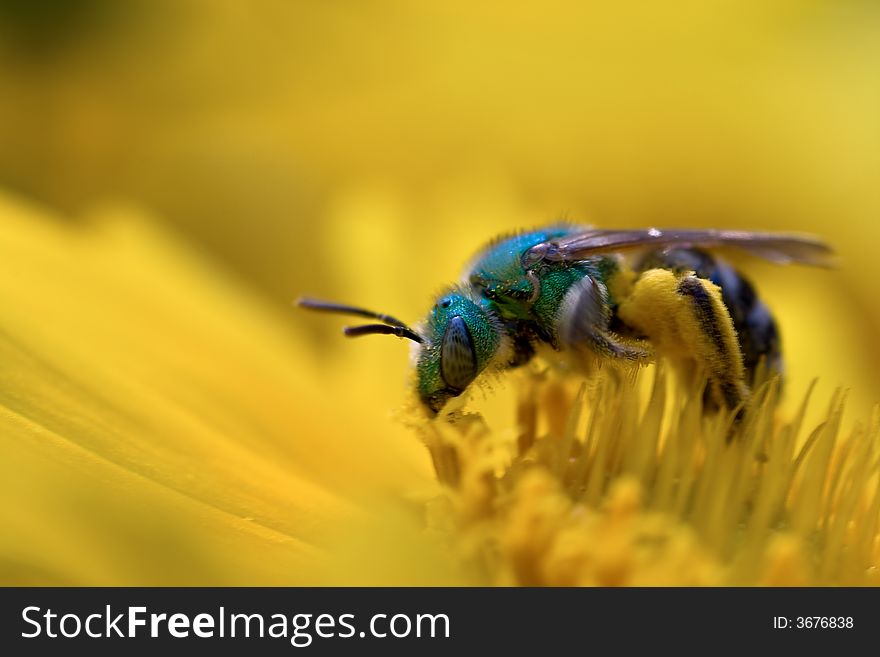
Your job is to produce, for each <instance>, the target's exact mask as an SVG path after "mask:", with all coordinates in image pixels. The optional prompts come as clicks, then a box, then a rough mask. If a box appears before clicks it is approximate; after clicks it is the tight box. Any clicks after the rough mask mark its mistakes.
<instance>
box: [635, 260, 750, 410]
mask: <svg viewBox="0 0 880 657" xmlns="http://www.w3.org/2000/svg"><path fill="white" fill-rule="evenodd" d="M618 316H619V317H620V319H621V320H622V321H623V322H624V323H625V324H627V325H629V326H631V327H633V328H634V329H636V330H638V331H639V332H641V333H642V334H644V335H646V336H647V337H648V339H649V340H650V341H651V343H652V344H653V345H654V346H655V347H656V349H657V351H658V353H661V354H665V355H667V356H671V357H674V358H686V359H691V360H694V361H696V362H697V363H698V364H699V365H701V366H703V367H704V368H705V370H706V371H707V372H708V373H709V376H710V379H711V383H712V387H713V391H714V395H715V397H716V398H717V401H719V402H723V403H724V404H725V405H726V406H727V407H728V408H731V409H732V408H736V407H737V406H739V405H740V404H742V403H743V402H745V401H746V400H747V399H748V396H749V389H748V386H747V385H746V383H745V369H744V367H743V358H742V352H741V350H740V346H739V340H738V338H737V335H736V330H735V329H734V326H733V320H732V319H731V317H730V313H729V312H728V310H727V307H726V306H725V305H724V302H723V301H722V300H721V289H720V288H719V287H718V286H716V285H715V284H713V283H712V282H711V281H708V280H706V279H703V278H698V277H697V276H696V275H694V273H693V272H688V273H685V274H683V275H681V274H676V273H674V272H672V271H669V270H668V269H649V270H647V271H645V272H642V273H641V275H640V276H639V278H638V279H637V280H636V281H635V284H634V285H633V287H632V290H631V292H630V294H629V295H628V296H627V297H626V298H624V299H622V300H621V301H620V305H619V307H618Z"/></svg>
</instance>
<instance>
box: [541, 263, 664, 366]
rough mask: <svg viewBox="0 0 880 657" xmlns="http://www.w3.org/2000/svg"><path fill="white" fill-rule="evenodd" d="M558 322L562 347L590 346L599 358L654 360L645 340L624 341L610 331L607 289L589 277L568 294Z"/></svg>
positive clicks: (559, 339)
mask: <svg viewBox="0 0 880 657" xmlns="http://www.w3.org/2000/svg"><path fill="white" fill-rule="evenodd" d="M557 319H558V323H557V336H556V340H557V342H558V343H559V344H558V346H559V347H562V348H566V349H574V350H578V349H581V348H583V347H588V348H589V349H590V350H591V351H593V352H595V353H596V354H598V355H599V356H603V357H606V358H612V359H621V360H624V361H630V362H633V363H646V362H649V361H651V360H652V359H653V354H652V352H651V349H650V347H649V346H648V345H647V343H645V342H644V341H643V340H625V339H623V338H621V337H620V336H618V335H617V334H615V333H614V331H612V330H611V328H610V327H609V325H610V323H611V306H610V302H609V299H608V289H607V288H606V287H605V285H604V284H603V283H602V282H601V281H597V280H595V279H594V278H592V277H590V276H584V277H583V278H582V279H581V280H580V281H578V282H577V283H575V284H574V285H572V286H571V288H570V289H569V290H568V292H566V294H565V298H564V299H563V301H562V305H561V308H560V311H559V315H558V316H557Z"/></svg>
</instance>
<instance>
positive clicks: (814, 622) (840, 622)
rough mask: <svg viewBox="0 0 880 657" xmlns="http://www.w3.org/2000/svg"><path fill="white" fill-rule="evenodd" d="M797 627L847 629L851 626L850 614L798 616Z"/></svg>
mask: <svg viewBox="0 0 880 657" xmlns="http://www.w3.org/2000/svg"><path fill="white" fill-rule="evenodd" d="M795 627H796V628H798V629H823V630H825V629H849V628H852V627H853V618H852V616H798V617H797V618H796V619H795Z"/></svg>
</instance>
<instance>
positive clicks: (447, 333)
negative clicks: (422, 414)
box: [415, 290, 503, 415]
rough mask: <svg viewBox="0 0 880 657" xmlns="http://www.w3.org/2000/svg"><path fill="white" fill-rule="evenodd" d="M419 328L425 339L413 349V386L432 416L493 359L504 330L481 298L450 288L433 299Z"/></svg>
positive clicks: (462, 390) (499, 346)
mask: <svg viewBox="0 0 880 657" xmlns="http://www.w3.org/2000/svg"><path fill="white" fill-rule="evenodd" d="M420 333H421V335H422V336H423V338H424V341H423V342H422V343H421V344H419V346H418V347H417V348H416V349H415V371H416V389H417V392H418V395H419V399H420V400H421V402H422V403H423V404H424V405H425V407H426V408H427V409H428V410H429V411H430V412H431V414H432V415H433V414H436V413H438V412H440V410H441V409H442V408H443V406H444V405H445V404H446V402H447V401H449V399H451V398H452V397H458V396H459V395H460V394H461V393H462V392H464V391H465V389H466V388H467V387H468V386H469V385H470V384H471V383H472V382H473V380H474V379H476V378H477V376H478V375H479V374H480V373H481V372H482V371H483V370H485V369H486V366H487V365H489V363H491V362H492V361H493V359H494V358H495V356H496V354H497V353H498V351H499V350H500V348H501V344H502V335H503V331H502V328H501V326H500V323H499V321H498V319H497V318H496V317H495V315H494V314H492V313H490V312H489V311H488V310H487V309H486V307H485V306H484V305H483V303H481V302H480V301H479V300H478V299H475V298H474V297H472V296H471V295H468V294H466V293H464V292H462V291H461V290H452V291H450V292H447V293H446V294H443V295H442V296H440V298H439V299H437V303H436V304H434V307H433V308H432V309H431V312H430V313H429V314H428V317H427V319H426V320H425V322H424V324H423V325H422V326H421V331H420Z"/></svg>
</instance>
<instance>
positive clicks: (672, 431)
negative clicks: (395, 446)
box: [427, 369, 880, 586]
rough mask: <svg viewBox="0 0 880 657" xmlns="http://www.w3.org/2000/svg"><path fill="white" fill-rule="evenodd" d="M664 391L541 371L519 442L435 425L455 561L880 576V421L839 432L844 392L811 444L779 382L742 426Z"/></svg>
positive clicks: (536, 567)
mask: <svg viewBox="0 0 880 657" xmlns="http://www.w3.org/2000/svg"><path fill="white" fill-rule="evenodd" d="M642 379H644V377H642ZM667 389H668V385H667V381H666V377H665V375H664V373H663V370H662V369H659V370H657V371H656V377H655V379H654V382H653V386H652V387H651V389H650V390H649V391H643V390H642V391H640V386H639V385H638V382H633V381H628V380H623V381H618V380H617V379H616V378H615V377H607V376H600V377H599V379H598V381H597V382H595V383H594V386H593V388H592V389H591V391H590V394H589V396H588V398H587V399H585V395H584V390H585V387H584V386H582V387H581V389H580V392H579V393H578V394H577V395H571V394H570V392H569V391H567V390H566V388H565V387H564V386H562V385H560V384H559V382H558V381H555V380H552V379H551V380H549V381H542V380H541V378H538V379H535V380H533V381H530V382H529V381H526V382H525V383H524V384H523V394H522V395H521V400H520V418H521V422H520V426H519V433H518V434H517V435H510V436H507V437H506V439H505V437H504V436H501V435H499V434H496V433H492V432H491V431H487V430H486V427H485V425H484V424H483V423H482V422H481V421H479V420H476V419H474V418H470V421H464V422H461V421H460V422H458V423H456V424H455V425H453V429H452V430H450V429H449V428H445V427H443V426H442V425H434V426H432V427H430V429H429V430H428V433H427V440H428V445H429V447H430V448H431V450H432V452H434V453H435V454H436V455H437V456H436V458H435V463H437V464H438V467H437V470H438V475H439V476H440V478H441V480H444V481H446V482H447V483H448V484H449V486H450V489H451V493H450V497H451V500H452V506H451V507H450V509H451V516H452V518H453V519H454V520H453V521H452V529H451V530H447V531H449V533H450V534H451V535H453V536H455V541H456V545H457V546H458V550H459V555H460V557H461V558H462V559H463V560H464V561H465V562H466V563H470V564H472V565H473V566H474V568H475V571H476V572H477V573H478V574H479V576H481V577H483V581H484V582H487V583H496V584H522V585H554V586H571V585H599V586H617V585H631V586H698V585H714V586H729V585H737V586H738V585H755V584H758V585H767V586H773V585H778V586H804V585H813V586H815V585H849V586H852V585H865V584H873V585H876V584H880V579H878V575H877V565H878V563H880V533H878V530H880V525H878V522H880V414H877V413H875V416H874V418H873V420H872V422H871V424H870V426H868V427H857V428H856V429H854V430H852V431H851V432H848V433H843V434H842V432H841V430H840V420H841V413H842V407H843V401H842V396H841V395H838V396H836V397H835V399H834V400H833V401H832V403H831V407H830V409H829V411H828V413H827V417H826V421H825V422H824V423H823V424H821V425H820V426H818V427H816V428H815V429H812V430H811V431H809V433H808V437H806V439H804V440H801V439H800V436H801V434H804V433H805V428H804V427H803V426H802V425H803V419H804V411H805V406H804V407H802V408H801V410H800V411H799V413H798V414H797V415H796V416H795V417H794V418H793V419H792V421H791V422H787V423H786V422H780V421H779V418H778V416H777V408H778V394H779V390H778V385H777V382H776V381H773V382H770V383H767V384H765V385H764V386H763V387H762V388H760V389H759V390H758V391H757V393H756V395H755V398H754V400H753V402H752V403H751V404H750V406H749V408H748V410H747V412H746V414H745V416H744V417H743V418H742V420H741V422H740V423H739V424H735V422H734V419H733V417H732V415H731V414H729V413H721V414H716V415H711V414H704V412H703V408H702V406H703V404H702V394H701V388H700V387H699V386H693V387H691V388H686V387H683V386H682V384H679V385H678V386H677V387H675V386H673V390H672V393H671V394H669V397H668V399H667V394H668V392H667ZM640 392H643V393H644V394H640ZM805 405H806V402H805ZM582 415H584V416H585V417H583V418H582V417H581V416H582ZM538 427H541V429H540V430H539V429H538ZM445 522H446V525H447V527H449V523H450V521H449V520H448V519H446V520H445Z"/></svg>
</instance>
